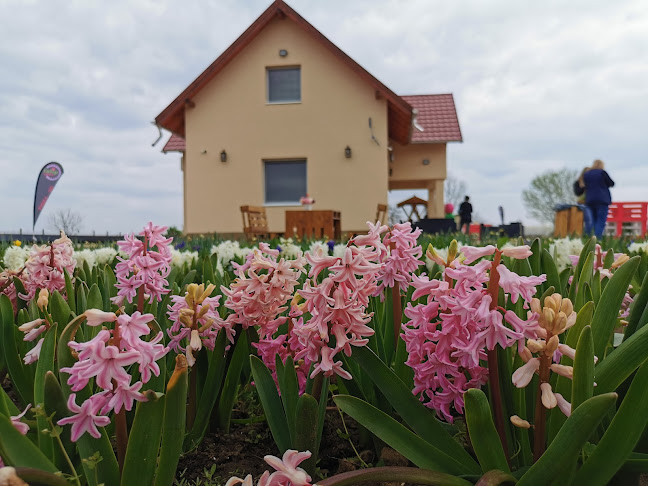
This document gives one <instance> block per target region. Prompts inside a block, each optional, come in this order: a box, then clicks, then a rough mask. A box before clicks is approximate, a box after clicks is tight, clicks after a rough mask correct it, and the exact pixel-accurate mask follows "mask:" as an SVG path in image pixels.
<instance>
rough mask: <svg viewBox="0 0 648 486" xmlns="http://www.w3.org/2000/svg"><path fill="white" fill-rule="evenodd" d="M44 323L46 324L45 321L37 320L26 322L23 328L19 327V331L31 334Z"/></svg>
mask: <svg viewBox="0 0 648 486" xmlns="http://www.w3.org/2000/svg"><path fill="white" fill-rule="evenodd" d="M43 322H45V319H36V320H33V321H29V322H25V323H24V324H23V325H22V326H18V330H19V331H21V332H29V331H31V330H33V329H36V328H37V327H38V326H40V325H41V324H42V323H43Z"/></svg>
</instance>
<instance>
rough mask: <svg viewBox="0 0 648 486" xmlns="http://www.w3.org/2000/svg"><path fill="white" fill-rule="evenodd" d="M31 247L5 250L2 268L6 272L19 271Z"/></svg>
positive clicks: (15, 247)
mask: <svg viewBox="0 0 648 486" xmlns="http://www.w3.org/2000/svg"><path fill="white" fill-rule="evenodd" d="M29 250H31V246H24V247H23V246H15V245H13V246H10V247H9V248H7V249H6V250H5V253H4V257H3V259H2V266H3V267H4V268H5V269H7V270H14V271H18V270H20V269H21V268H22V267H23V266H24V265H25V262H26V261H27V258H28V257H29Z"/></svg>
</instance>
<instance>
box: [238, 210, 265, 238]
mask: <svg viewBox="0 0 648 486" xmlns="http://www.w3.org/2000/svg"><path fill="white" fill-rule="evenodd" d="M241 217H242V218H243V233H245V237H246V238H248V239H253V238H266V237H267V238H270V231H269V230H268V218H267V216H266V210H265V208H264V207H261V206H241Z"/></svg>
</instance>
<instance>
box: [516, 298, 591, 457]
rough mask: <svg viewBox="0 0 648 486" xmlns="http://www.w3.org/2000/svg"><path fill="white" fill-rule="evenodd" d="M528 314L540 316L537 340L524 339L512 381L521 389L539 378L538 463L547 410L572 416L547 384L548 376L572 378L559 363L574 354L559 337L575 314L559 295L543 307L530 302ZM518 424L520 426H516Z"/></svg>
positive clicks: (546, 302)
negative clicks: (535, 375)
mask: <svg viewBox="0 0 648 486" xmlns="http://www.w3.org/2000/svg"><path fill="white" fill-rule="evenodd" d="M531 310H532V311H533V312H534V313H535V314H537V315H538V316H539V317H538V325H539V328H538V330H537V335H538V338H537V339H527V342H526V346H524V347H523V349H522V350H521V352H520V356H521V357H522V359H523V360H524V361H525V364H524V365H523V366H521V367H520V368H518V369H517V370H515V372H514V373H513V376H512V380H513V384H514V385H515V386H516V387H518V388H523V387H525V386H527V385H528V384H529V383H530V382H531V380H532V378H533V376H534V374H536V373H537V374H538V375H539V378H540V379H539V382H538V394H537V400H536V409H535V417H534V424H533V426H534V427H535V433H534V452H533V455H534V459H535V460H537V459H538V458H539V457H540V456H541V455H542V453H543V452H544V449H545V445H546V444H545V428H546V410H547V409H552V408H556V407H558V409H559V410H560V411H561V412H562V413H564V414H565V415H566V416H569V415H570V414H571V404H570V403H569V402H568V401H567V400H566V399H565V398H564V397H563V396H562V395H561V394H560V393H555V392H554V391H553V389H552V387H551V383H550V381H551V372H553V373H556V374H558V375H560V376H563V377H566V378H569V379H572V377H573V373H574V370H573V367H571V366H565V365H561V364H560V363H559V360H560V357H561V356H562V355H565V356H568V357H572V358H573V357H574V356H575V350H574V349H573V348H571V347H569V346H567V345H566V344H561V343H560V338H559V336H560V335H561V334H562V333H563V332H565V330H567V329H569V328H570V327H572V326H573V325H574V323H575V322H576V317H577V314H576V312H575V311H574V306H573V304H572V302H571V300H569V299H567V298H563V297H562V295H560V294H558V293H555V294H553V295H550V296H548V297H546V298H545V300H544V303H543V305H542V306H541V303H540V300H539V299H532V301H531ZM534 355H535V356H534ZM595 360H596V359H595ZM554 361H556V362H554ZM518 419H519V417H518V418H517V419H516V420H514V419H513V417H511V422H512V423H513V424H514V425H516V426H522V427H525V428H527V425H526V424H528V422H526V421H524V420H523V419H519V420H518ZM520 421H521V422H520ZM525 422H526V423H525ZM520 423H521V424H522V425H519V424H520Z"/></svg>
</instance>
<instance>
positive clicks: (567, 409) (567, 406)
mask: <svg viewBox="0 0 648 486" xmlns="http://www.w3.org/2000/svg"><path fill="white" fill-rule="evenodd" d="M554 397H556V401H557V402H558V409H559V410H560V411H561V412H562V413H564V414H565V416H567V417H569V416H570V415H571V403H569V402H568V401H567V400H565V397H563V396H562V395H561V394H560V393H554Z"/></svg>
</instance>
